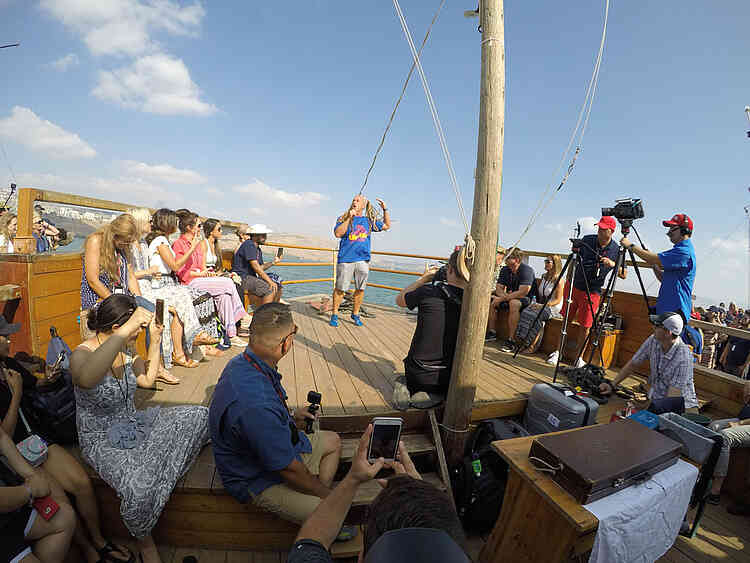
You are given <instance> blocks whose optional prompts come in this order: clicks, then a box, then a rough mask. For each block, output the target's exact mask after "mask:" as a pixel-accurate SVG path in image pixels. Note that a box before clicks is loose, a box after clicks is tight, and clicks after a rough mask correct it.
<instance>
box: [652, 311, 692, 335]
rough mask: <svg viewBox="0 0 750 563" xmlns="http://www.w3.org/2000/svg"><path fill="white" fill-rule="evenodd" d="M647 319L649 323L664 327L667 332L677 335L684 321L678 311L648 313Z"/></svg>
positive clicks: (680, 332)
mask: <svg viewBox="0 0 750 563" xmlns="http://www.w3.org/2000/svg"><path fill="white" fill-rule="evenodd" d="M648 320H650V321H651V324H654V325H656V326H660V327H662V328H664V329H665V330H666V331H667V332H670V333H672V334H674V335H675V336H679V335H680V334H682V329H683V327H684V326H685V323H683V322H682V316H680V314H679V313H662V314H661V315H649V316H648Z"/></svg>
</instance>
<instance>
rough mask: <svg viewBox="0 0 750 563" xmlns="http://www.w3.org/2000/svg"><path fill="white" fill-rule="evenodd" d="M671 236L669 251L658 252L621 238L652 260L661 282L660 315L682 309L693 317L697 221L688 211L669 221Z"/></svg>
mask: <svg viewBox="0 0 750 563" xmlns="http://www.w3.org/2000/svg"><path fill="white" fill-rule="evenodd" d="M662 225H664V226H665V227H667V229H668V230H667V237H669V240H670V241H671V242H672V244H674V246H673V247H672V248H671V249H670V250H667V251H665V252H660V253H659V254H655V253H653V252H649V251H648V250H645V249H643V248H641V247H640V246H638V245H635V244H632V243H631V242H630V241H629V240H628V239H627V238H625V237H623V239H622V240H621V241H620V244H622V245H623V246H624V247H625V248H632V249H633V252H634V253H635V254H636V255H637V256H638V257H639V258H641V259H642V260H644V261H646V262H648V263H649V264H650V265H651V267H652V268H653V270H654V274H656V277H657V278H658V279H659V281H660V282H661V287H660V288H659V297H658V299H657V301H656V314H657V315H660V314H662V313H669V312H673V311H675V312H679V313H681V314H682V318H683V320H684V321H686V322H687V320H688V319H689V318H690V311H691V310H692V307H693V300H692V295H693V283H694V282H695V268H696V260H695V249H694V248H693V243H692V241H691V240H690V237H691V236H692V234H693V220H692V219H690V217H688V216H687V215H685V214H684V213H678V214H677V215H675V216H674V217H672V218H671V219H669V220H667V221H662Z"/></svg>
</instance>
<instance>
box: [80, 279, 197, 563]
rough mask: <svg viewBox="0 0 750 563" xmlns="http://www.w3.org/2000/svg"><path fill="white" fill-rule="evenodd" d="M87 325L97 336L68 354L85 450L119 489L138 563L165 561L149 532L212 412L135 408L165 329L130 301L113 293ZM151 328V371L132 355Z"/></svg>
mask: <svg viewBox="0 0 750 563" xmlns="http://www.w3.org/2000/svg"><path fill="white" fill-rule="evenodd" d="M87 322H88V327H89V329H90V330H91V331H92V332H93V333H94V336H93V337H92V338H89V339H88V340H86V341H84V342H83V343H81V344H80V345H79V346H78V348H76V349H75V350H74V351H73V354H72V355H71V357H70V371H71V375H72V377H73V384H74V385H75V395H76V411H77V412H76V422H77V425H78V437H79V442H80V446H81V453H82V454H83V457H84V459H85V460H86V461H87V462H88V463H89V464H90V465H91V466H92V467H93V468H94V469H95V470H96V472H97V473H98V474H99V476H100V477H101V478H102V479H103V480H104V481H105V482H106V483H107V484H108V485H109V486H111V487H112V488H113V489H114V490H115V491H116V492H117V496H118V497H119V498H120V516H121V517H122V520H123V522H124V523H125V526H126V527H127V528H128V530H129V531H130V533H131V534H132V535H133V536H134V537H135V538H136V539H137V541H138V547H139V550H140V555H141V561H143V562H144V563H160V561H161V560H160V558H159V553H158V551H157V549H156V545H155V544H154V540H153V538H152V537H151V530H152V529H153V527H154V526H155V525H156V522H157V521H158V519H159V516H160V515H161V512H162V510H163V508H164V505H165V504H166V503H167V501H168V500H169V496H170V494H171V493H172V490H173V489H174V487H175V484H176V483H177V481H178V480H179V479H180V478H181V477H182V476H184V475H185V474H186V473H187V472H188V470H189V469H190V467H191V466H192V464H193V462H194V461H195V459H196V458H197V457H198V454H199V452H200V450H201V448H202V447H203V446H204V445H205V444H206V443H207V442H208V409H207V408H206V407H202V406H178V407H169V408H160V407H151V408H149V409H148V410H142V411H138V410H136V408H135V403H134V396H135V389H136V387H137V386H139V385H142V386H152V385H153V382H154V380H155V379H156V376H157V373H158V363H159V343H160V340H161V334H162V329H163V327H162V326H161V325H159V324H158V323H157V322H156V318H155V317H154V315H153V314H152V313H150V312H149V311H147V310H146V309H144V308H142V307H138V305H137V303H136V300H135V298H134V297H133V296H131V295H123V294H116V295H111V296H109V297H108V298H106V299H105V300H104V301H102V302H101V303H99V305H98V306H97V307H96V308H95V309H94V310H92V311H91V313H90V314H89V316H88V321H87ZM146 327H148V328H149V330H150V332H151V338H152V340H153V342H154V344H155V346H152V348H151V350H150V351H149V359H150V363H149V366H148V368H146V364H145V362H144V361H143V360H142V359H141V358H139V357H138V356H136V355H135V354H134V352H133V351H132V350H133V347H134V344H135V341H136V339H137V337H138V334H139V333H140V332H141V330H143V329H144V328H146Z"/></svg>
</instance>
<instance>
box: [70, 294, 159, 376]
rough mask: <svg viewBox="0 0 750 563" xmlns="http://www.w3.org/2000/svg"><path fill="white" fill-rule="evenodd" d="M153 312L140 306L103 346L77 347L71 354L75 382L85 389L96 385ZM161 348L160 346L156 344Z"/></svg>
mask: <svg viewBox="0 0 750 563" xmlns="http://www.w3.org/2000/svg"><path fill="white" fill-rule="evenodd" d="M152 316H153V315H152V313H150V312H149V311H147V310H146V309H143V308H142V307H138V308H137V309H136V310H135V312H134V313H133V314H132V315H131V317H130V318H129V319H128V320H127V322H126V323H125V324H123V325H122V326H121V327H118V328H117V330H115V331H114V333H113V334H112V336H110V337H109V338H108V339H107V340H106V341H105V342H104V343H102V345H101V346H99V347H98V348H97V349H96V350H94V351H93V352H92V351H91V350H88V349H86V348H85V347H78V348H76V349H75V350H74V351H73V353H72V354H71V356H70V373H71V375H72V377H73V383H75V384H76V385H78V387H83V388H84V389H91V388H93V387H96V386H97V385H98V384H99V382H100V381H101V380H102V379H103V378H104V376H105V375H107V372H108V371H109V370H110V369H111V368H112V363H113V362H114V361H115V356H116V355H117V353H118V352H120V351H121V350H122V347H123V345H124V344H125V342H127V341H128V338H130V336H132V335H133V334H135V333H136V332H137V331H138V329H139V328H141V326H146V325H147V324H148V323H149V322H150V321H151V317H152ZM154 348H155V349H157V350H158V349H159V346H154Z"/></svg>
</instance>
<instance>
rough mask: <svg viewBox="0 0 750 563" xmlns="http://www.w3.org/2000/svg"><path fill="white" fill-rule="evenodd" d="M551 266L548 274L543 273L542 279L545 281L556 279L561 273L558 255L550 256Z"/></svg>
mask: <svg viewBox="0 0 750 563" xmlns="http://www.w3.org/2000/svg"><path fill="white" fill-rule="evenodd" d="M551 256H552V265H553V266H554V267H553V268H552V270H550V271H549V272H544V274H543V275H542V277H543V278H544V279H545V280H547V281H552V280H555V279H557V276H559V275H560V272H562V260H561V259H560V255H559V254H552V255H551Z"/></svg>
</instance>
